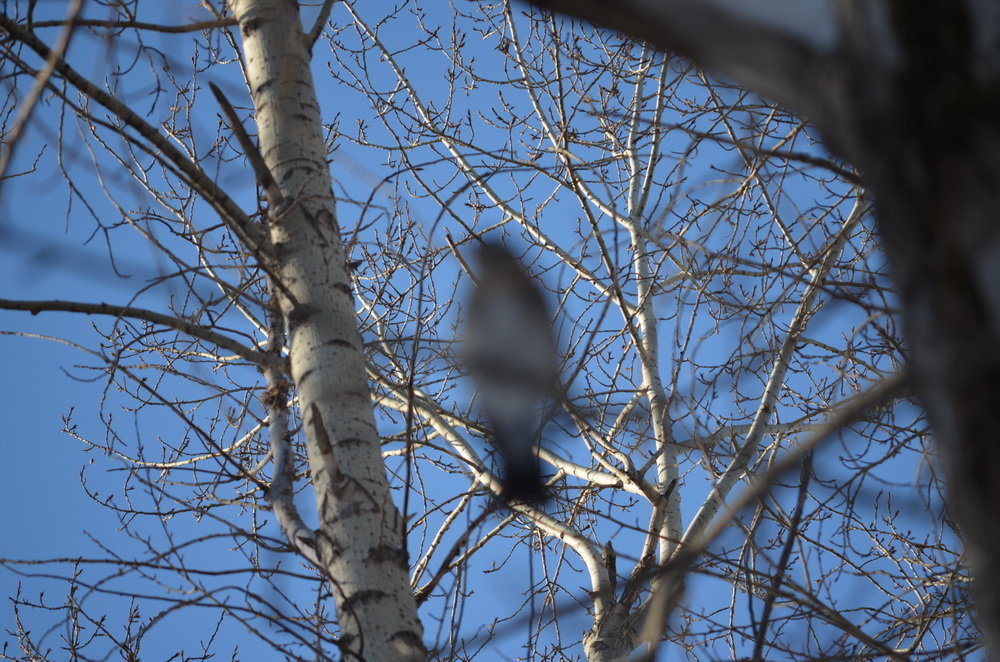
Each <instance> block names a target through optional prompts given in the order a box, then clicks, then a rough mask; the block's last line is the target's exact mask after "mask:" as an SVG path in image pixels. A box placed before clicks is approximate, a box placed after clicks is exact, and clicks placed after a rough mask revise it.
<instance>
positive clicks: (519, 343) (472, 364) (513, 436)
mask: <svg viewBox="0 0 1000 662" xmlns="http://www.w3.org/2000/svg"><path fill="white" fill-rule="evenodd" d="M478 258H479V273H478V283H477V285H476V289H475V292H474V293H473V296H472V300H471V301H470V303H469V316H468V323H467V327H466V338H465V358H466V362H467V363H468V366H469V372H470V373H471V374H472V377H473V379H475V381H476V386H477V387H478V390H479V396H480V400H481V402H482V407H483V409H484V411H485V413H486V415H487V416H488V417H489V419H490V422H491V423H492V424H493V433H494V442H495V444H496V447H497V450H498V451H499V453H500V458H501V460H502V462H503V465H504V469H503V472H504V473H503V476H502V481H503V497H504V499H505V500H506V501H507V503H513V502H522V503H538V502H541V501H544V500H545V497H546V494H545V487H544V485H543V481H542V474H541V470H540V469H539V466H538V455H537V449H538V440H539V436H540V411H541V410H542V408H543V407H542V405H544V402H545V400H546V399H547V398H549V397H551V396H553V395H555V393H556V392H557V386H558V381H559V378H558V363H557V362H558V356H557V351H556V342H555V338H554V336H553V333H552V328H551V326H550V325H549V311H548V307H547V306H546V305H545V299H544V297H543V296H542V293H541V291H540V290H539V289H538V287H537V285H535V283H534V281H533V280H532V279H531V277H530V276H529V275H528V274H527V273H526V272H525V270H524V269H523V268H522V267H521V265H520V264H519V263H518V261H517V260H516V259H515V258H514V256H513V255H511V254H510V252H509V251H508V250H507V249H506V248H504V246H502V245H501V244H499V243H495V242H487V243H484V244H483V245H482V246H481V247H480V248H479V251H478Z"/></svg>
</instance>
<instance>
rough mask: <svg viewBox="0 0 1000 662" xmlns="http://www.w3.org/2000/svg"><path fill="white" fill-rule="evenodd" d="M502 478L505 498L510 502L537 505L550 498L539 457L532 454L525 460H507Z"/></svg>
mask: <svg viewBox="0 0 1000 662" xmlns="http://www.w3.org/2000/svg"><path fill="white" fill-rule="evenodd" d="M505 464H506V466H505V467H504V475H503V478H502V489H503V499H504V501H506V502H507V503H508V504H514V503H524V504H528V505H535V504H540V503H544V502H545V500H546V499H547V498H548V493H547V492H546V490H545V483H544V481H543V480H542V472H541V470H540V469H539V468H538V458H537V457H534V456H531V457H530V458H525V459H524V460H523V461H519V462H512V461H509V460H508V461H507V462H506V463H505Z"/></svg>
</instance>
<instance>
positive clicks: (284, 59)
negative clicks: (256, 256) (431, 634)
mask: <svg viewBox="0 0 1000 662" xmlns="http://www.w3.org/2000/svg"><path fill="white" fill-rule="evenodd" d="M230 5H231V7H232V10H233V13H234V15H235V16H236V18H237V20H238V21H239V28H240V34H241V36H242V38H243V45H244V51H245V55H246V73H247V78H248V84H249V87H250V91H251V94H252V97H253V103H254V108H255V110H256V117H257V126H258V130H259V141H260V148H261V152H262V154H263V156H264V160H265V162H266V163H267V165H268V167H269V169H270V171H271V174H272V176H273V178H274V180H275V181H276V182H277V185H278V188H279V189H280V191H281V195H282V196H283V198H284V201H285V202H284V206H283V208H282V209H272V210H270V228H269V230H270V237H271V242H272V246H273V264H272V265H271V269H272V272H273V274H274V275H275V276H276V278H277V279H278V281H279V282H280V286H279V287H278V288H276V291H277V292H280V296H279V298H280V300H281V310H282V315H283V317H284V322H285V325H286V329H287V333H288V338H289V346H290V363H291V375H292V379H293V381H294V384H295V389H296V392H297V395H298V405H299V411H300V412H301V413H302V418H303V423H304V425H303V428H304V432H305V436H306V441H307V447H308V453H309V466H310V474H311V477H312V483H313V488H314V490H315V492H316V502H317V507H318V511H319V530H318V531H317V532H316V536H315V540H316V556H317V557H318V560H319V563H320V566H321V568H322V570H323V571H324V572H325V574H326V576H327V578H328V581H329V582H330V588H331V592H332V594H333V597H334V601H335V603H336V608H337V617H338V622H339V625H340V629H341V636H342V640H341V652H342V654H343V659H345V660H370V661H376V660H421V659H426V657H427V652H426V650H425V648H424V645H423V636H422V628H421V625H420V621H419V619H418V618H417V609H416V602H415V600H414V598H413V594H412V592H411V590H410V585H409V581H408V562H407V552H406V545H405V538H404V534H403V522H402V520H401V517H400V516H399V513H398V511H397V509H396V507H395V506H394V504H393V502H392V500H391V499H390V496H389V486H388V482H387V480H386V476H385V467H384V465H383V463H382V457H381V454H380V452H379V437H378V433H377V431H376V428H375V420H374V414H373V409H372V400H371V397H370V395H369V391H368V384H367V379H366V372H365V357H364V354H363V351H362V344H361V338H360V335H359V333H358V330H357V326H356V321H355V315H354V300H353V296H352V292H351V285H350V278H349V274H348V271H347V268H346V263H345V257H344V252H343V246H342V244H341V240H340V235H339V228H338V225H337V220H336V216H335V209H334V199H333V195H332V191H331V181H330V174H329V170H328V166H327V160H326V150H325V147H324V143H323V139H322V132H321V125H320V110H319V106H318V103H317V100H316V94H315V90H314V86H313V79H312V74H311V72H310V68H309V67H310V53H309V48H308V46H307V42H306V39H305V36H304V35H303V32H302V28H301V23H300V17H299V14H298V9H297V5H296V4H295V3H293V2H288V1H287V0H231V2H230Z"/></svg>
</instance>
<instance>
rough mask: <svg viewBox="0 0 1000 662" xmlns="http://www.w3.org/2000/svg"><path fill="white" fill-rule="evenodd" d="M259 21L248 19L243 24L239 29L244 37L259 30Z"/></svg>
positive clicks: (257, 19)
mask: <svg viewBox="0 0 1000 662" xmlns="http://www.w3.org/2000/svg"><path fill="white" fill-rule="evenodd" d="M260 26H261V20H260V19H259V18H249V19H247V20H246V21H244V22H243V25H242V26H241V27H240V29H241V30H242V31H243V36H244V37H249V36H250V35H252V34H253V33H254V32H256V31H257V30H259V29H260Z"/></svg>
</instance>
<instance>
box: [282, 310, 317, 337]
mask: <svg viewBox="0 0 1000 662" xmlns="http://www.w3.org/2000/svg"><path fill="white" fill-rule="evenodd" d="M315 312H316V309H315V308H314V307H312V306H308V305H304V304H299V305H297V306H293V307H292V310H291V312H289V313H288V330H289V331H292V330H294V329H295V328H296V327H299V326H301V325H302V324H304V323H305V322H306V321H308V320H309V318H310V317H312V315H313V313H315Z"/></svg>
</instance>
